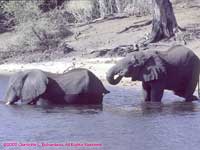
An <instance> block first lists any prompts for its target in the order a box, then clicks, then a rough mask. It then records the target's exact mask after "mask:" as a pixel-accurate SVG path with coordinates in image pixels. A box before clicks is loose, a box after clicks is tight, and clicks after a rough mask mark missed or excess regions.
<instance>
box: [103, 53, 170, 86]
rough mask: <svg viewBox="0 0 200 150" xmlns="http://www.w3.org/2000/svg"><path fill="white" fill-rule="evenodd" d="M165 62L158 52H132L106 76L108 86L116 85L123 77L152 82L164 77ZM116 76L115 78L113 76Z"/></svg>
mask: <svg viewBox="0 0 200 150" xmlns="http://www.w3.org/2000/svg"><path fill="white" fill-rule="evenodd" d="M165 74H166V67H165V61H164V60H163V59H162V58H161V57H160V55H159V53H158V52H156V51H155V52H141V51H138V52H133V53H131V54H129V55H128V56H127V57H125V58H123V59H122V60H120V61H119V62H117V64H116V65H114V66H113V67H112V68H111V69H110V70H109V71H108V72H107V75H106V78H107V80H108V82H109V83H110V84H113V85H115V84H118V83H119V82H120V80H121V79H122V78H123V77H131V78H132V81H135V80H138V81H144V82H148V81H152V80H158V79H161V78H163V77H164V76H165ZM116 75H117V76H118V77H117V78H115V76H116Z"/></svg>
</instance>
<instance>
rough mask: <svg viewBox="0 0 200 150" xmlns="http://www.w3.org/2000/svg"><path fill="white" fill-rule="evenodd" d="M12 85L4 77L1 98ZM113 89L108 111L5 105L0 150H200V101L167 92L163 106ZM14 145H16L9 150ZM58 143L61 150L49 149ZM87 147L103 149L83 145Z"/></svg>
mask: <svg viewBox="0 0 200 150" xmlns="http://www.w3.org/2000/svg"><path fill="white" fill-rule="evenodd" d="M6 85H7V77H3V76H2V77H1V80H0V86H1V88H0V98H1V99H2V98H3V93H4V91H5V87H6ZM107 88H108V89H109V90H110V91H111V92H112V93H110V94H109V95H107V96H105V98H104V104H103V107H102V108H100V107H99V106H92V107H88V106H85V107H78V106H76V107H75V106H68V107H45V108H42V107H40V106H5V105H3V103H2V102H1V103H0V149H26V150H27V149H56V150H58V149H73V150H80V149H89V150H97V149H98V150H112V149H113V150H133V149H136V150H173V149H176V150H178V149H181V150H188V149H190V150H199V148H200V103H199V102H194V103H185V102H183V101H182V99H181V98H179V97H175V96H174V95H173V94H172V93H170V92H166V93H165V95H164V98H163V103H162V104H145V103H143V102H141V91H140V89H134V88H133V87H132V88H131V87H126V88H121V87H114V86H113V87H112V86H107ZM9 142H12V143H14V144H16V145H15V146H8V145H6V144H7V143H9ZM30 143H32V144H33V145H32V146H30V145H29V146H22V144H30ZM43 143H44V144H43ZM53 143H54V144H60V145H59V146H58V145H57V146H56V145H54V146H49V145H45V144H53ZM66 143H67V144H68V145H65V144H66ZM70 143H71V146H70V145H69V144H70ZM84 143H88V144H99V145H98V146H88V145H82V146H78V144H79V145H81V144H84ZM34 144H37V145H34Z"/></svg>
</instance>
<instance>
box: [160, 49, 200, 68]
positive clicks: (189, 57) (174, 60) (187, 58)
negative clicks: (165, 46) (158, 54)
mask: <svg viewBox="0 0 200 150" xmlns="http://www.w3.org/2000/svg"><path fill="white" fill-rule="evenodd" d="M166 53H167V55H165V56H164V59H165V60H166V61H167V62H168V63H169V64H171V65H173V66H186V67H190V66H191V65H192V66H195V65H199V64H200V60H199V58H198V56H197V55H196V54H195V53H194V52H193V51H192V50H191V49H189V48H187V47H184V46H182V45H176V46H173V47H171V48H170V49H169V50H168V51H167V52H166Z"/></svg>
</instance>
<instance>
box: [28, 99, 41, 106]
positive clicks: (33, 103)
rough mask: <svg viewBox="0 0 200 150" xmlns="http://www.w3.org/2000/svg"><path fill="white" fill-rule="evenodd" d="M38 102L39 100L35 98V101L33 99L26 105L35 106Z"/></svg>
mask: <svg viewBox="0 0 200 150" xmlns="http://www.w3.org/2000/svg"><path fill="white" fill-rule="evenodd" d="M38 100H39V98H35V99H33V100H32V101H30V102H29V103H28V105H36V104H37V101H38Z"/></svg>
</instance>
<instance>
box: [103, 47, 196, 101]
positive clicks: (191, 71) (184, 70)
mask: <svg viewBox="0 0 200 150" xmlns="http://www.w3.org/2000/svg"><path fill="white" fill-rule="evenodd" d="M199 73H200V60H199V58H198V57H197V56H196V55H195V54H194V52H192V51H191V50H190V49H188V48H186V47H184V46H181V45H176V46H173V47H171V48H170V49H168V50H167V51H162V52H161V51H137V52H133V53H131V54H130V55H128V56H127V57H125V58H123V59H122V60H120V61H119V62H117V64H116V65H114V66H113V67H112V68H110V70H109V71H108V72H107V76H106V77H107V80H108V82H109V83H110V84H113V85H115V84H118V83H119V82H120V80H121V79H122V78H123V77H130V78H132V81H136V80H137V81H142V87H143V95H144V100H145V101H156V102H160V101H161V99H162V96H163V92H164V90H165V89H167V90H171V91H173V92H174V93H175V95H178V96H180V97H183V98H185V100H186V101H193V100H197V97H196V96H194V95H193V93H194V91H195V88H196V86H197V83H198V81H199ZM115 75H116V78H115Z"/></svg>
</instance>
